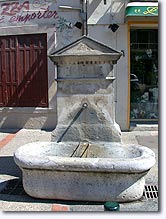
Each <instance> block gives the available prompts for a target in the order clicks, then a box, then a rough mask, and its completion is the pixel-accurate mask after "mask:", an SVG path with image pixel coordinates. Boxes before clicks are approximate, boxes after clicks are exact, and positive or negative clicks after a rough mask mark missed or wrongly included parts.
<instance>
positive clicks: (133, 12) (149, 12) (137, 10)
mask: <svg viewBox="0 0 166 219" xmlns="http://www.w3.org/2000/svg"><path fill="white" fill-rule="evenodd" d="M126 16H158V6H128V7H127V8H126Z"/></svg>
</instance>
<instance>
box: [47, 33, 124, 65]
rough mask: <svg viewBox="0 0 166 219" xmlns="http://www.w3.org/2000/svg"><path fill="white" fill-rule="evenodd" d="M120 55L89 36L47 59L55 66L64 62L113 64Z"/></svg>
mask: <svg viewBox="0 0 166 219" xmlns="http://www.w3.org/2000/svg"><path fill="white" fill-rule="evenodd" d="M121 55H122V53H121V52H119V51H117V50H115V49H113V48H111V47H109V46H107V45H105V44H103V43H101V42H98V41H96V40H95V39H93V38H90V37H89V36H82V37H81V38H79V39H77V40H76V41H74V42H73V43H71V44H69V45H67V46H65V47H63V48H62V49H59V50H57V51H55V52H54V53H52V54H51V55H50V56H49V57H50V59H51V60H52V61H53V62H55V63H56V64H63V63H65V62H70V63H71V62H73V63H72V64H74V63H75V64H77V63H76V62H77V61H82V62H84V61H89V60H92V61H96V62H97V61H99V60H100V61H103V60H104V61H105V62H110V61H112V62H113V64H114V63H116V62H117V60H118V59H119V58H120V57H121Z"/></svg>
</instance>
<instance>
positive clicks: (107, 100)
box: [50, 36, 122, 142]
mask: <svg viewBox="0 0 166 219" xmlns="http://www.w3.org/2000/svg"><path fill="white" fill-rule="evenodd" d="M121 55H122V54H121V52H119V51H116V50H114V49H112V48H110V47H108V46H106V45H104V44H102V43H100V42H97V41H96V40H94V39H92V38H90V37H87V36H83V37H81V38H80V39H78V40H77V41H75V42H73V43H72V44H70V45H68V46H66V47H64V48H62V49H60V50H58V51H56V52H55V53H53V54H52V55H50V58H51V60H52V61H53V62H54V63H55V65H57V78H56V81H57V107H58V110H57V112H58V115H57V117H58V124H57V126H56V128H55V130H54V131H53V133H52V141H55V142H60V141H72V142H73V141H74V142H80V141H83V140H87V141H103V142H104V141H106V142H120V141H121V130H120V128H119V125H118V124H117V123H116V122H115V100H114V83H113V82H114V80H115V77H114V73H113V67H114V64H116V63H117V60H118V59H119V58H120V56H121Z"/></svg>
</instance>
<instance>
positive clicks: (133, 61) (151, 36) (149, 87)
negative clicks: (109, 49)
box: [126, 1, 159, 122]
mask: <svg viewBox="0 0 166 219" xmlns="http://www.w3.org/2000/svg"><path fill="white" fill-rule="evenodd" d="M126 19H127V22H128V39H129V78H130V100H129V108H130V109H129V114H130V115H129V117H130V122H133V121H136V122H139V121H140V122H157V121H158V116H159V115H158V111H159V110H158V99H159V98H158V90H159V87H158V86H159V80H158V2H156V1H155V2H154V1H148V2H147V1H140V2H138V1H137V2H135V1H132V2H130V3H128V4H127V7H126Z"/></svg>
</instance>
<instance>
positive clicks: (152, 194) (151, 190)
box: [143, 185, 158, 200]
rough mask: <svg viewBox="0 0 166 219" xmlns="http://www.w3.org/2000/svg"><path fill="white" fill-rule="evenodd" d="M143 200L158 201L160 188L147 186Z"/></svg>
mask: <svg viewBox="0 0 166 219" xmlns="http://www.w3.org/2000/svg"><path fill="white" fill-rule="evenodd" d="M143 198H145V199H147V200H148V199H156V198H158V186H157V185H145V188H144V192H143Z"/></svg>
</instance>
